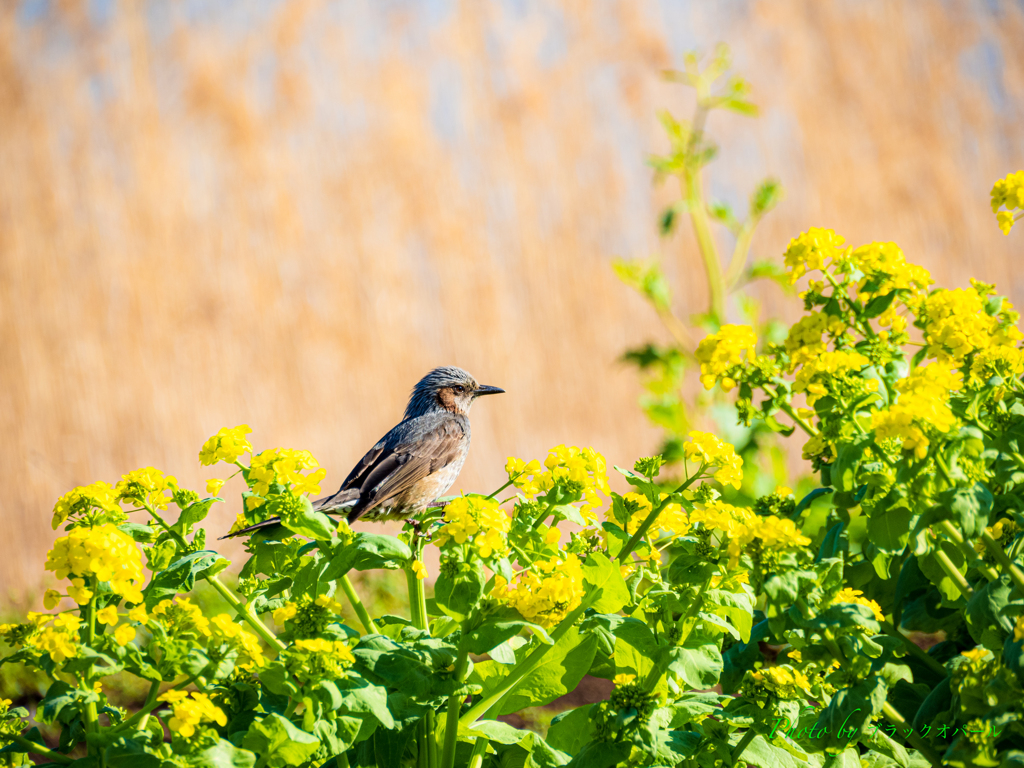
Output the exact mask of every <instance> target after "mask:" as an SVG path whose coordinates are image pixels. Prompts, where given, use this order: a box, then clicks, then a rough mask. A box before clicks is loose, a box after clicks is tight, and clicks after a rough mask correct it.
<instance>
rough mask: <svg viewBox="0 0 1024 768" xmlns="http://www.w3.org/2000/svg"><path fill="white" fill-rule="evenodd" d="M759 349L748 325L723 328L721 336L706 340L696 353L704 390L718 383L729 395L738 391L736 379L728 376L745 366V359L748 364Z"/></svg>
mask: <svg viewBox="0 0 1024 768" xmlns="http://www.w3.org/2000/svg"><path fill="white" fill-rule="evenodd" d="M756 345H757V334H756V333H754V329H753V328H751V327H750V326H749V325H723V326H722V327H721V329H719V331H718V333H712V334H710V335H709V336H706V337H705V338H704V339H703V340H702V341H701V342H700V344H698V345H697V351H696V352H695V353H694V355H695V356H696V358H697V362H698V363H700V382H701V384H703V385H704V388H705V389H711V388H712V387H713V386H715V383H716V382H721V385H722V389H724V390H725V391H726V392H728V391H729V390H730V389H732V388H733V387H735V386H736V379H735V378H734V377H733V376H730V375H729V374H730V372H731V371H732V369H733V368H735V367H736V366H740V365H742V364H743V362H744V360H743V357H744V355H746V358H747V360H748V361H752V360H753V359H754V358H755V357H756V356H757V352H756V351H755V347H756Z"/></svg>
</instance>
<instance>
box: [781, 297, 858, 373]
mask: <svg viewBox="0 0 1024 768" xmlns="http://www.w3.org/2000/svg"><path fill="white" fill-rule="evenodd" d="M845 332H846V324H845V323H844V322H843V321H842V320H840V319H839V318H838V317H832V316H831V315H826V314H825V313H824V312H811V313H810V314H808V315H806V316H805V317H802V318H800V320H798V321H797V322H796V323H795V324H794V325H793V327H792V328H790V329H789V335H787V336H786V341H785V347H786V353H787V354H788V355H789V370H790V372H792V371H794V370H795V369H796V367H797V366H799V365H804V364H806V363H811V362H813V361H814V360H815V359H817V358H818V357H819V356H821V355H823V354H825V352H826V350H827V349H828V347H827V346H826V345H825V342H823V341H822V336H823V335H824V334H826V333H827V334H829V336H831V337H832V338H833V339H835V338H839V337H841V336H842V335H843V334H844V333H845Z"/></svg>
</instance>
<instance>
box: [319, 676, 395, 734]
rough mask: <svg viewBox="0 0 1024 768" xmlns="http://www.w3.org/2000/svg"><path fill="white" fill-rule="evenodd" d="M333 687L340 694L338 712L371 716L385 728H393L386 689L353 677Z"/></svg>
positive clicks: (338, 682) (340, 681)
mask: <svg viewBox="0 0 1024 768" xmlns="http://www.w3.org/2000/svg"><path fill="white" fill-rule="evenodd" d="M322 684H323V683H322ZM334 685H336V686H337V688H338V689H339V690H340V692H341V705H340V706H338V707H337V710H338V711H340V712H346V713H349V714H357V715H359V714H368V715H372V716H373V717H374V718H376V719H377V722H379V723H380V724H381V725H382V726H384V727H385V728H388V729H391V728H394V727H395V720H394V718H393V717H392V716H391V711H390V710H389V709H388V692H387V689H386V688H382V687H380V686H379V685H373V684H372V683H370V682H368V681H366V680H363V679H362V678H359V677H355V676H349V677H348V678H346V679H344V680H339V681H337V682H336V683H334Z"/></svg>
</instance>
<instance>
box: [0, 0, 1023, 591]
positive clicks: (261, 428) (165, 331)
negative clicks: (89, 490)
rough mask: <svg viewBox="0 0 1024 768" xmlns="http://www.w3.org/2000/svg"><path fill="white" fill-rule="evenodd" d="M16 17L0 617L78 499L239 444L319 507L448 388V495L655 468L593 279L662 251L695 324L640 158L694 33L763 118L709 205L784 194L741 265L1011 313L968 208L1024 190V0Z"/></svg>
mask: <svg viewBox="0 0 1024 768" xmlns="http://www.w3.org/2000/svg"><path fill="white" fill-rule="evenodd" d="M993 6H994V8H995V10H992V8H993ZM2 7H3V10H2V11H0V333H2V339H3V343H2V344H0V434H2V435H3V437H4V443H3V448H2V451H0V520H2V523H3V526H4V530H5V531H7V536H6V542H7V543H6V546H4V547H3V549H2V550H0V551H2V552H3V553H4V557H3V558H2V560H0V584H3V585H5V586H6V588H7V590H8V592H14V591H18V590H21V589H23V588H28V589H32V588H34V587H36V586H37V585H38V583H39V578H40V576H39V574H40V570H39V569H40V567H41V564H42V562H43V559H44V554H45V551H46V549H47V548H48V546H49V545H50V543H51V541H52V538H53V533H52V531H51V530H50V528H49V518H50V508H51V507H52V504H53V501H54V500H55V499H56V497H57V496H59V495H60V494H61V493H63V492H64V491H66V490H67V489H69V488H71V487H72V486H74V485H76V484H79V483H85V482H91V481H93V480H97V479H104V480H108V481H115V480H116V479H117V478H118V477H119V475H120V474H121V473H122V472H125V471H127V470H129V469H132V468H135V467H138V466H145V465H155V466H159V467H161V468H162V469H165V470H166V471H168V472H171V473H175V474H177V476H178V478H179V480H180V481H181V482H182V483H183V484H186V485H189V486H191V487H195V488H201V481H202V479H205V478H206V477H210V476H212V474H213V473H211V472H210V471H201V468H200V467H199V465H198V462H197V453H198V449H199V446H200V444H201V443H202V441H203V440H204V439H205V438H206V437H207V436H208V435H210V434H212V433H213V432H215V431H216V430H217V429H218V428H219V427H221V426H225V425H229V426H233V425H235V424H238V423H248V424H250V425H252V426H253V427H254V429H255V434H254V435H253V439H254V441H255V444H256V445H257V446H258V447H260V448H265V447H272V446H276V445H286V446H292V447H303V448H309V449H310V450H312V451H313V452H314V455H316V456H317V457H318V458H319V459H320V460H321V462H322V463H323V464H324V465H325V466H326V467H327V468H328V470H329V474H328V480H327V483H326V484H325V486H334V485H335V484H336V483H338V482H339V481H340V480H341V479H342V478H343V477H344V475H345V474H346V472H347V471H348V469H349V467H350V466H351V465H352V464H353V463H354V461H355V460H357V459H358V457H359V456H360V455H361V454H362V452H363V450H365V448H367V447H368V446H369V445H370V444H371V443H372V442H373V441H374V440H376V439H377V438H378V437H379V436H380V435H381V434H382V433H383V432H384V431H385V430H386V429H387V428H389V427H390V426H391V425H392V424H393V423H394V422H395V421H396V420H397V418H398V417H399V416H400V414H401V411H402V409H403V407H404V402H405V397H406V394H407V392H408V390H409V388H410V387H411V385H412V384H413V383H414V382H415V381H416V380H417V379H418V378H419V377H420V376H421V375H422V374H423V373H424V372H425V371H427V370H428V369H430V368H431V367H433V366H435V365H439V364H458V365H461V366H463V367H465V368H467V369H468V370H470V371H471V372H473V373H474V374H475V375H476V376H478V377H479V378H480V379H481V381H484V382H486V383H490V384H497V385H501V386H503V387H505V388H506V389H507V390H508V394H507V395H505V396H503V397H502V398H501V399H500V400H490V401H488V402H486V403H481V404H480V405H479V406H478V408H477V410H476V412H475V413H474V428H475V429H474V432H475V440H474V449H473V451H472V453H471V455H470V458H469V461H468V463H467V465H466V468H465V470H464V472H463V475H462V477H461V478H460V480H459V482H458V484H457V485H456V489H458V488H465V489H467V490H468V489H490V488H492V487H493V486H495V485H496V484H497V483H498V482H499V481H500V478H501V467H502V465H503V464H504V459H505V457H506V456H507V455H509V454H516V455H523V456H541V455H543V453H544V452H545V451H546V449H547V448H548V447H549V446H550V445H552V444H555V443H560V442H566V443H576V444H581V445H594V446H595V447H598V448H600V449H601V450H603V451H604V452H605V453H606V454H607V456H608V458H609V460H610V462H611V463H619V464H623V463H630V462H631V461H632V459H633V458H635V457H636V456H637V455H643V454H646V453H650V452H651V449H652V448H653V446H654V445H655V441H656V431H655V430H653V429H651V428H650V427H649V426H648V425H647V424H646V423H645V422H644V420H643V419H642V417H641V416H640V415H639V412H638V410H637V409H636V407H635V399H636V396H637V394H638V391H639V387H638V384H637V382H636V379H635V376H634V374H633V373H632V371H630V370H629V369H626V368H623V367H622V366H620V365H618V364H617V363H616V359H617V357H618V356H619V355H620V354H621V352H622V351H623V350H624V349H625V348H626V347H627V346H631V345H636V344H638V343H640V342H643V341H646V340H648V339H651V338H655V339H657V338H661V336H660V331H659V329H658V328H657V326H656V325H655V323H654V321H653V319H652V318H651V313H650V312H648V311H647V310H646V308H645V307H644V306H643V305H642V303H641V302H640V300H639V299H638V298H636V297H635V296H633V295H631V293H630V292H629V291H628V290H626V289H625V288H623V287H622V286H620V285H619V284H618V283H617V281H616V280H615V279H614V278H613V277H612V274H611V270H610V268H609V260H610V258H611V257H612V256H614V255H644V254H646V253H649V252H652V251H654V250H657V249H659V248H660V249H662V250H663V251H664V252H665V254H666V256H667V258H669V259H670V260H671V267H670V272H671V273H672V274H673V275H674V276H675V277H676V279H677V283H678V295H677V302H678V305H679V307H680V308H681V311H682V312H683V313H684V314H686V313H689V312H691V311H699V310H700V309H702V308H703V302H704V291H703V286H702V285H701V281H700V280H698V279H695V278H694V276H695V275H697V274H698V271H697V270H698V269H699V267H698V263H699V262H698V260H697V255H696V252H695V250H694V249H693V247H692V246H691V241H690V239H689V233H688V232H687V231H685V230H684V231H682V232H680V233H678V234H677V235H675V236H674V237H673V238H672V239H671V240H670V241H668V242H665V243H659V242H658V240H657V236H656V230H655V227H654V222H655V220H656V216H657V211H658V210H659V209H660V207H661V206H662V205H664V204H665V202H666V201H668V200H669V199H670V196H671V190H667V189H662V190H658V191H655V190H652V189H651V188H650V187H649V180H650V174H649V172H648V171H647V170H646V169H645V168H644V166H643V165H642V161H643V155H644V153H648V152H653V151H656V150H660V149H661V148H662V144H661V137H660V136H659V133H658V127H657V123H656V121H655V112H656V110H657V109H659V108H662V107H666V106H670V107H672V108H673V109H677V110H679V111H680V112H681V113H685V110H686V109H687V108H688V101H687V95H686V94H684V93H682V92H681V91H680V90H679V89H678V88H676V87H671V86H667V85H666V84H664V83H662V82H661V80H660V78H659V73H660V70H661V69H663V68H666V67H669V66H672V65H674V64H675V63H677V62H678V55H679V54H680V53H681V52H682V50H681V47H680V46H679V45H678V41H679V40H680V39H681V37H680V30H679V29H678V27H679V25H680V24H682V25H684V26H685V27H686V28H685V30H683V32H685V34H683V35H682V37H685V38H686V39H696V40H699V41H700V45H702V46H703V47H704V48H705V49H710V48H711V46H712V45H713V44H714V43H715V42H716V41H717V40H719V39H722V40H725V41H727V42H728V43H730V44H731V45H732V46H733V49H734V51H735V54H736V60H737V65H738V69H739V71H741V72H742V73H743V74H744V75H745V76H747V77H748V78H749V79H750V80H751V82H752V84H753V88H754V98H755V101H757V102H758V103H759V104H760V105H761V106H762V107H763V108H764V112H765V114H764V117H763V118H761V119H760V120H758V121H753V122H752V121H748V120H744V119H742V118H739V117H735V118H728V119H720V118H717V117H716V118H715V120H714V121H713V122H712V124H711V126H710V128H711V130H712V131H713V132H714V133H715V134H716V136H717V137H718V138H719V139H720V141H721V143H722V144H723V146H724V148H725V152H724V155H723V158H722V159H721V160H719V161H718V162H717V163H716V164H715V165H713V166H712V175H713V183H712V189H713V190H714V189H717V190H720V191H721V193H722V194H724V195H725V196H726V197H730V196H732V197H737V196H738V195H740V194H743V193H744V192H745V190H748V189H750V188H751V187H752V186H753V184H754V183H755V181H756V180H757V179H759V178H760V177H762V176H764V175H768V174H769V173H770V174H774V175H777V176H779V177H780V178H781V179H782V180H783V182H784V184H785V185H786V187H787V191H788V197H787V199H786V201H785V203H784V204H783V205H782V207H781V208H780V209H779V210H778V211H777V212H776V213H774V214H773V215H772V216H771V217H770V219H769V220H768V222H767V224H766V226H765V228H764V229H763V231H761V232H760V234H759V235H758V238H757V240H756V241H755V251H756V252H757V253H758V254H759V255H761V256H774V255H777V254H779V253H781V251H782V249H783V248H784V246H785V243H786V242H787V240H788V238H789V237H791V236H793V235H795V234H796V233H797V232H799V231H801V230H803V229H806V228H807V227H808V226H810V225H817V226H830V227H834V228H835V229H836V230H837V231H839V232H841V233H843V234H844V235H846V237H847V238H848V239H849V240H851V241H870V240H874V239H879V240H883V239H884V240H889V239H892V240H896V241H897V242H899V243H900V244H901V245H902V247H903V248H904V250H905V251H906V252H907V255H908V258H910V259H911V260H912V261H917V262H918V263H922V264H924V265H926V266H927V267H928V268H929V269H931V270H932V272H933V274H935V276H936V277H937V278H938V279H939V280H940V281H942V282H946V283H953V284H957V285H961V284H964V283H965V282H966V280H967V278H968V277H969V276H972V275H975V276H977V277H979V278H982V279H985V280H990V281H997V282H998V283H999V284H1000V286H1001V287H1002V288H1003V289H1004V291H1006V292H1008V293H1009V294H1010V295H1011V297H1012V298H1019V295H1017V294H1019V293H1020V291H1019V290H1018V286H1019V283H1018V282H1017V281H1016V279H1015V270H1014V266H1015V264H1014V262H1013V261H1012V260H1011V259H1012V254H1013V253H1014V252H1016V253H1018V254H1019V253H1020V250H1021V247H1020V239H1019V237H1018V238H1016V240H1015V239H1014V238H1013V237H1011V238H1006V239H1004V238H1003V237H1002V236H1001V235H1000V234H999V232H998V230H997V228H996V226H995V222H994V220H993V218H992V216H991V213H990V212H989V210H988V207H987V193H988V189H989V187H990V186H991V184H992V182H993V181H994V180H995V179H996V178H997V177H1000V176H1002V175H1005V173H1007V172H1008V171H1011V170H1017V169H1018V168H1019V167H1021V166H1024V162H1022V160H1021V158H1022V154H1024V152H1022V151H1024V137H1022V136H1021V135H1020V130H1019V126H1020V124H1021V117H1022V114H1021V113H1022V110H1024V61H1022V59H1024V49H1022V47H1021V46H1020V45H1019V41H1020V40H1021V39H1024V16H1022V12H1021V10H1020V6H1019V5H1018V4H1013V3H1011V2H1005V3H995V4H984V3H982V2H980V1H979V2H966V1H965V2H950V3H943V4H938V3H897V2H871V3H860V4H836V5H833V4H823V3H817V2H810V1H808V2H796V1H795V0H794V1H791V2H780V1H779V0H772V1H771V2H767V1H766V2H754V3H751V4H749V6H737V7H738V8H743V9H744V10H740V11H736V12H726V11H719V12H713V11H711V10H709V8H711V6H705V5H702V4H699V3H694V4H690V5H687V6H680V7H679V8H682V10H679V8H675V6H673V8H675V10H673V12H672V13H669V11H668V10H666V7H664V6H659V5H656V4H653V3H637V2H631V1H630V0H622V1H621V2H619V3H613V4H607V5H602V6H601V9H602V10H601V11H600V12H597V11H595V10H593V9H592V6H591V5H590V4H588V3H582V2H572V1H570V0H566V1H565V2H562V3H557V4H544V5H543V6H541V7H533V6H529V7H528V8H527V10H525V11H522V12H513V11H509V10H503V9H502V8H503V6H501V5H499V4H493V5H492V4H482V3H473V2H465V3H461V4H458V5H457V6H456V7H455V9H454V10H453V11H452V12H451V13H449V14H448V15H447V16H446V17H445V18H443V19H441V20H440V21H436V22H433V23H431V24H430V25H429V26H425V25H424V23H423V16H424V15H426V14H425V12H422V13H419V14H417V13H416V12H415V11H414V10H412V9H413V8H414V6H408V7H402V6H398V7H397V10H382V9H381V8H380V7H379V6H374V5H356V4H343V5H341V6H340V7H339V6H338V5H336V4H327V3H321V2H315V1H310V2H298V3H288V4H286V5H283V6H274V10H273V11H272V12H271V11H270V10H267V9H265V8H263V6H262V5H260V6H257V5H256V4H244V3H240V4H235V5H233V6H228V5H223V6H221V5H218V4H212V5H211V7H210V8H208V9H207V12H208V15H207V16H198V17H193V18H186V17H185V11H184V10H183V8H184V7H185V5H184V4H166V3H149V4H146V3H142V2H139V3H120V4H117V5H116V6H115V7H116V12H115V13H114V15H113V16H112V17H111V18H110V19H101V20H97V19H96V18H95V16H94V11H90V10H89V9H87V8H86V7H85V6H84V5H83V4H78V3H72V2H63V3H57V4H53V5H52V6H50V7H49V9H48V10H47V11H46V12H45V13H44V14H43V15H42V16H41V17H39V18H26V16H25V12H24V9H23V8H22V6H21V4H18V3H13V2H6V3H4V4H2ZM215 9H220V10H219V11H216V10H215ZM993 52H994V53H993ZM993 55H994V56H995V57H996V59H995V64H992V56H993ZM986 67H987V68H986ZM979 68H980V69H979ZM979 72H980V74H979ZM972 73H973V74H972ZM993 73H994V74H993ZM993 89H994V90H993ZM993 94H994V95H993ZM439 126H440V128H439ZM760 296H761V298H762V299H763V300H764V302H765V304H766V307H767V309H768V310H769V311H783V312H784V313H786V314H788V316H789V317H792V316H793V314H794V312H795V310H796V309H797V308H796V306H795V305H794V304H793V303H792V302H789V303H787V301H786V300H783V299H782V298H781V297H780V295H779V294H778V292H777V291H775V290H774V289H771V288H765V289H763V290H762V291H761V292H760ZM225 490H226V491H229V492H230V491H232V490H237V489H233V487H232V486H231V485H229V486H227V487H226V489H225ZM234 511H235V510H234V509H233V505H232V504H228V505H224V506H223V508H222V509H221V510H219V511H218V512H216V513H215V514H214V519H213V520H212V526H213V528H215V529H217V528H220V527H223V528H225V529H226V528H227V527H228V525H229V524H230V520H231V519H232V518H233V514H234Z"/></svg>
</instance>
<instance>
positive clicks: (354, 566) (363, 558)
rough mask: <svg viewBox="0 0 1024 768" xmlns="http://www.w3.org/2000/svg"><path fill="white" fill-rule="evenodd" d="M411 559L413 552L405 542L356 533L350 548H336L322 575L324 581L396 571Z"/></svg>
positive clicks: (382, 536) (381, 535)
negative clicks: (355, 573)
mask: <svg viewBox="0 0 1024 768" xmlns="http://www.w3.org/2000/svg"><path fill="white" fill-rule="evenodd" d="M411 559H412V550H411V549H409V545H408V544H406V543H405V542H404V541H401V540H400V539H397V538H395V537H394V536H385V535H383V534H379V533H357V534H356V536H355V538H354V539H353V540H352V542H351V543H350V544H348V545H347V546H344V547H339V548H338V549H336V550H335V551H334V553H333V554H332V556H331V565H330V567H329V568H328V569H327V570H326V571H324V576H323V578H324V580H325V581H335V580H336V579H340V578H341V577H342V576H344V575H345V574H346V573H348V572H349V571H351V570H357V571H370V570H376V569H378V568H390V569H392V570H393V569H397V568H402V567H404V565H405V563H408V562H409V561H410V560H411Z"/></svg>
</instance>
